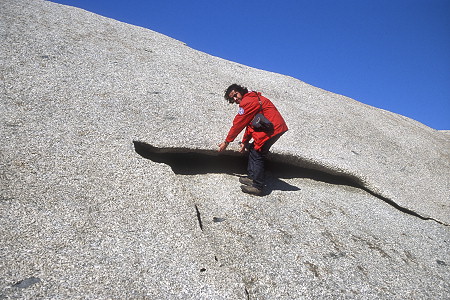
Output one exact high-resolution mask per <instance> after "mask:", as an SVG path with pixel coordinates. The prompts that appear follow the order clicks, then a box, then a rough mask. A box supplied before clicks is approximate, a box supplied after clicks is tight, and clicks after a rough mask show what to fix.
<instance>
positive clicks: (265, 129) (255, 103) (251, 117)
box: [219, 84, 288, 195]
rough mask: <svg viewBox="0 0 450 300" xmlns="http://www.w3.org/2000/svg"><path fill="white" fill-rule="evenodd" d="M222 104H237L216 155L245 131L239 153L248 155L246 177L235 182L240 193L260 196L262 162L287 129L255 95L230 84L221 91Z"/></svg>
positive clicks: (275, 112) (266, 102)
mask: <svg viewBox="0 0 450 300" xmlns="http://www.w3.org/2000/svg"><path fill="white" fill-rule="evenodd" d="M225 100H228V101H229V102H230V103H231V104H233V103H236V104H238V105H239V109H238V113H237V115H236V117H235V118H234V120H233V126H231V128H230V131H229V132H228V135H227V137H226V139H225V141H224V142H222V143H220V144H219V152H222V151H224V150H225V149H226V148H227V146H228V145H229V144H230V143H231V142H232V141H234V139H235V138H236V137H237V136H238V134H239V133H240V132H241V131H242V130H243V129H244V128H245V133H244V136H243V138H242V142H241V143H240V148H239V152H241V153H244V152H245V150H246V149H247V150H248V152H249V157H248V166H247V172H248V176H247V177H241V178H239V182H240V183H242V184H243V185H242V186H241V189H242V191H243V192H244V193H248V194H254V195H262V189H263V187H264V163H265V158H266V156H267V154H268V153H269V150H270V147H272V145H273V144H274V143H275V142H276V141H277V140H278V139H279V138H280V137H281V135H283V133H285V132H286V131H287V130H288V127H287V125H286V122H285V121H284V119H283V117H282V116H281V114H280V113H279V112H278V110H277V108H276V107H275V105H273V103H272V102H271V101H270V100H269V99H267V98H266V97H264V96H262V95H261V93H259V92H253V91H248V90H247V88H245V87H242V86H240V85H237V84H232V85H230V86H229V87H228V88H227V89H226V91H225ZM252 139H253V142H252V143H250V140H252Z"/></svg>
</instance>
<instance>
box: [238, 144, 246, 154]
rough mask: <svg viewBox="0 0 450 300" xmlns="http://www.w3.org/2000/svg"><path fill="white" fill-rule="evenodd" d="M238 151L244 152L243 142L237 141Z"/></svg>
mask: <svg viewBox="0 0 450 300" xmlns="http://www.w3.org/2000/svg"><path fill="white" fill-rule="evenodd" d="M239 152H241V153H244V152H245V144H244V143H239Z"/></svg>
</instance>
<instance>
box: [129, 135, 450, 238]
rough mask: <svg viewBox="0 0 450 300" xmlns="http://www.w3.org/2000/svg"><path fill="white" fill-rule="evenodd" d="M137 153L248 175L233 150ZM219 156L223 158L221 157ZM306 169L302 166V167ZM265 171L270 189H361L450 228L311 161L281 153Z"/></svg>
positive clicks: (186, 168)
mask: <svg viewBox="0 0 450 300" xmlns="http://www.w3.org/2000/svg"><path fill="white" fill-rule="evenodd" d="M133 143H134V148H135V151H136V152H137V153H138V154H139V155H141V156H142V157H144V158H147V159H150V160H152V161H154V162H157V163H164V164H167V165H169V166H170V167H171V168H172V171H173V172H174V173H175V174H177V175H200V174H212V173H216V174H217V173H225V174H231V175H241V174H245V173H246V167H247V157H245V156H244V155H241V154H239V153H237V152H234V151H226V152H223V153H219V152H217V151H213V150H202V149H188V148H158V147H154V146H152V145H149V144H147V143H144V142H140V141H133ZM219 156H220V157H219ZM300 164H301V165H303V166H299V165H300ZM266 171H267V172H268V173H269V172H270V173H271V174H272V175H273V176H271V178H270V179H271V180H268V181H269V182H268V183H267V188H268V189H269V194H270V191H271V190H282V191H298V190H300V188H298V187H295V186H292V185H289V184H288V183H286V182H284V181H281V180H279V178H283V179H292V178H309V179H312V180H315V181H320V182H324V183H329V184H336V185H346V186H351V187H355V188H359V189H362V190H364V191H366V192H368V193H369V194H371V195H373V196H374V197H377V198H378V199H380V200H383V201H384V202H386V203H388V204H389V205H391V206H392V207H394V208H396V209H398V210H399V211H401V212H403V213H406V214H409V215H412V216H414V217H417V218H420V219H422V220H432V221H435V222H437V223H439V224H442V225H445V226H449V225H448V224H445V223H443V222H441V221H439V220H436V219H433V218H430V217H424V216H421V215H420V214H418V213H417V212H415V211H412V210H410V209H408V208H405V207H402V206H400V205H398V204H397V203H396V202H394V201H393V200H391V199H388V198H386V197H383V196H382V195H379V194H378V193H376V192H373V191H371V190H370V189H369V188H367V187H365V186H364V183H363V182H362V181H361V180H360V179H359V178H358V177H356V176H351V175H348V174H341V173H339V174H336V173H337V172H336V171H334V170H328V169H326V168H325V167H323V166H315V165H313V164H312V163H309V162H301V161H295V162H294V159H293V158H292V157H289V156H283V155H280V154H272V155H271V156H270V158H269V159H268V160H267V162H266ZM195 208H196V211H197V218H198V220H199V224H200V228H201V229H202V230H203V225H202V223H201V216H200V212H199V210H198V207H197V206H195Z"/></svg>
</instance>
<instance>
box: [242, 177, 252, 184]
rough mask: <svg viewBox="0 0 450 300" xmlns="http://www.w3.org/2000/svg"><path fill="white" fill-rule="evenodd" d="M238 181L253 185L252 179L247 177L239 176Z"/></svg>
mask: <svg viewBox="0 0 450 300" xmlns="http://www.w3.org/2000/svg"><path fill="white" fill-rule="evenodd" d="M239 182H240V183H242V184H244V185H248V186H252V185H253V180H252V179H250V178H248V177H240V178H239Z"/></svg>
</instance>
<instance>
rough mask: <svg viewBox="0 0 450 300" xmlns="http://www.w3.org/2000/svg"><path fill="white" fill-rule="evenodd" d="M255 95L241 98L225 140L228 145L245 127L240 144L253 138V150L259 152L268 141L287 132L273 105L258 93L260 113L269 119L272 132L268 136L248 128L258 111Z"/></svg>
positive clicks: (246, 95)
mask: <svg viewBox="0 0 450 300" xmlns="http://www.w3.org/2000/svg"><path fill="white" fill-rule="evenodd" d="M256 93H257V92H249V93H247V94H245V95H244V96H243V97H242V100H241V103H240V104H239V110H238V114H237V115H236V117H234V120H233V126H232V127H231V128H230V131H229V132H228V136H227V138H226V139H225V141H227V142H228V143H231V142H232V141H234V139H235V138H236V137H237V136H238V134H239V133H240V132H241V131H242V129H244V128H245V127H247V128H246V130H245V133H244V137H243V138H242V142H243V143H248V142H249V141H250V140H251V139H252V138H253V141H254V146H255V150H259V149H260V148H261V147H262V146H263V145H264V143H265V142H266V141H267V140H268V139H270V138H271V137H273V136H275V135H277V134H280V133H283V132H286V131H287V130H288V127H287V125H286V122H284V119H283V117H282V116H281V114H280V113H279V112H278V110H277V108H276V107H275V105H273V103H272V102H271V101H270V100H269V99H267V98H266V97H264V96H261V93H258V95H259V98H260V99H261V102H262V107H263V111H262V113H263V115H264V116H265V117H266V118H267V119H269V121H270V122H272V124H273V127H274V131H273V133H272V134H270V135H269V134H267V133H265V132H257V131H254V130H253V128H252V127H251V126H250V122H251V121H252V120H253V118H254V117H255V115H256V114H257V113H258V112H259V109H260V105H259V101H258V96H257V94H256Z"/></svg>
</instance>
